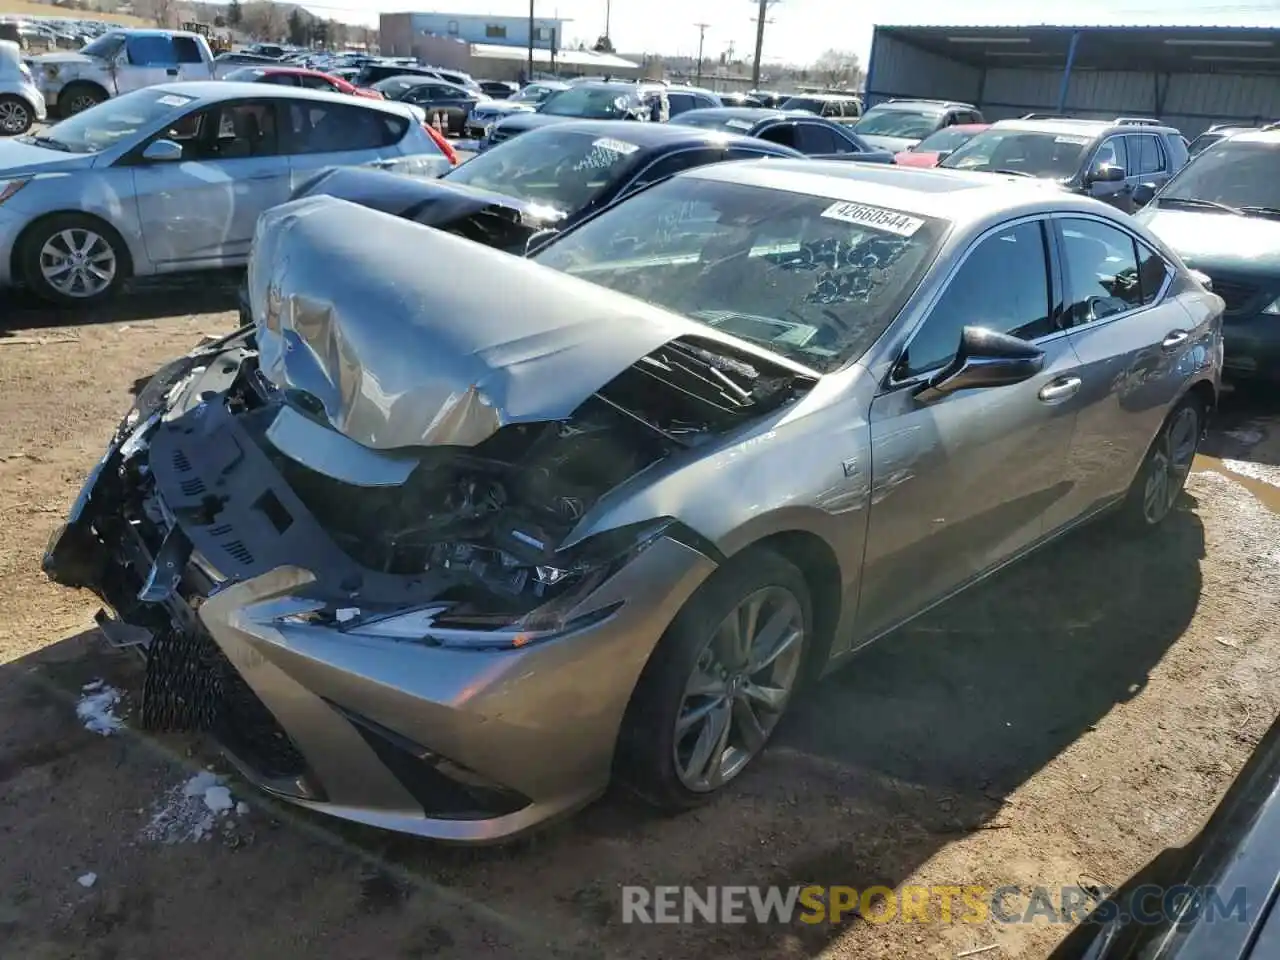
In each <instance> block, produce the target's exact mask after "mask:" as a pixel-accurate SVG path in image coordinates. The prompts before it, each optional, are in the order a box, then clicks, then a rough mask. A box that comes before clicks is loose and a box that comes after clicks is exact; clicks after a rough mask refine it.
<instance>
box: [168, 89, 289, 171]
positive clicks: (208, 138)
mask: <svg viewBox="0 0 1280 960" xmlns="http://www.w3.org/2000/svg"><path fill="white" fill-rule="evenodd" d="M159 136H160V137H162V138H163V139H165V140H172V141H174V142H175V143H178V144H180V145H181V146H182V159H183V160H200V161H211V160H244V159H246V158H249V157H270V156H275V155H276V154H277V153H279V147H278V140H277V132H276V112H275V108H274V107H273V106H272V104H270V103H262V102H253V103H224V104H219V105H218V106H216V107H210V108H209V109H207V110H200V111H197V112H195V113H189V114H187V115H186V116H185V117H182V118H181V119H180V120H178V121H177V122H176V123H174V124H173V125H172V126H170V127H169V128H168V129H167V130H165V131H164V132H163V133H161V134H160V135H159Z"/></svg>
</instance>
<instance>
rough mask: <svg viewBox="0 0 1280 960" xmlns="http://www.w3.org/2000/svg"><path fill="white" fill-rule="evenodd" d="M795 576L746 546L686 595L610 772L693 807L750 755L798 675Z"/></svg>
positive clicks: (799, 579) (800, 622)
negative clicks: (730, 560)
mask: <svg viewBox="0 0 1280 960" xmlns="http://www.w3.org/2000/svg"><path fill="white" fill-rule="evenodd" d="M812 623H813V616H812V604H811V600H810V596H809V589H808V586H807V585H806V583H805V580H804V576H803V575H802V574H801V573H800V571H799V570H798V569H797V568H796V567H795V566H794V565H793V564H791V563H789V562H788V561H787V560H785V559H784V558H782V557H781V556H779V555H778V554H776V553H774V552H772V551H769V550H764V549H750V550H747V551H745V552H743V553H742V554H740V555H739V556H737V557H735V558H734V559H733V561H732V562H731V563H730V564H728V565H727V566H725V567H723V568H721V569H720V570H718V571H716V573H714V574H713V575H712V576H711V577H710V578H709V579H708V580H707V582H706V583H704V584H703V585H702V586H701V587H700V588H699V589H698V591H697V592H696V593H695V594H694V595H693V597H691V598H690V600H689V601H688V603H686V604H685V606H684V608H683V609H682V610H681V611H680V613H679V614H677V616H676V618H675V620H673V621H672V623H671V625H670V627H668V628H667V631H666V633H665V634H664V635H663V637H662V639H661V641H660V642H659V644H658V647H657V649H655V650H654V652H653V655H652V656H651V657H650V658H649V662H648V664H646V666H645V669H644V672H643V673H642V675H641V678H640V682H639V683H638V684H637V685H636V690H635V692H634V694H633V695H632V698H631V703H630V704H629V705H628V707H627V713H626V717H625V719H624V721H623V729H622V735H621V738H620V741H619V745H618V762H617V771H618V775H619V778H620V779H621V780H622V782H624V783H625V784H626V785H627V786H629V787H630V788H631V789H632V790H633V791H634V792H636V793H637V794H639V795H640V796H641V797H642V798H643V799H645V800H646V801H648V802H649V803H651V804H653V805H654V806H656V807H658V808H660V809H663V810H668V811H677V810H684V809H688V808H691V807H695V806H697V805H699V804H701V803H704V802H705V801H707V800H709V799H711V798H712V797H713V796H715V795H716V794H717V793H719V792H720V791H721V790H722V789H723V788H724V787H725V786H726V785H727V784H728V783H730V782H731V781H733V780H735V779H736V778H737V777H738V776H739V775H740V774H741V773H742V772H743V770H745V769H746V767H747V766H748V765H749V764H750V763H751V761H752V760H754V759H755V758H756V757H757V756H759V754H760V752H761V750H763V748H764V746H765V744H766V743H767V742H768V740H769V737H770V736H771V735H772V733H773V731H774V729H775V727H776V726H777V723H778V721H779V720H780V719H781V717H782V715H783V713H784V712H785V711H786V708H787V706H788V704H789V703H790V701H791V697H792V694H793V693H794V692H795V689H796V687H797V686H798V685H799V683H800V680H801V677H802V676H803V672H802V666H803V664H804V657H805V652H806V648H807V644H808V641H809V637H810V635H811V633H812Z"/></svg>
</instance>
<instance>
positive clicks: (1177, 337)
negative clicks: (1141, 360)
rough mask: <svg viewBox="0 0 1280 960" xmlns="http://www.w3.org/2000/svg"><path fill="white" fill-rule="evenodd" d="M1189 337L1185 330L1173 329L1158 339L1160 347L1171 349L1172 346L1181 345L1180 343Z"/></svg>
mask: <svg viewBox="0 0 1280 960" xmlns="http://www.w3.org/2000/svg"><path fill="white" fill-rule="evenodd" d="M1189 339H1191V334H1189V333H1187V331H1185V330H1174V331H1173V332H1172V333H1170V334H1169V335H1168V336H1167V337H1165V338H1164V339H1163V340H1162V341H1160V346H1161V348H1162V349H1165V350H1172V349H1173V348H1174V347H1180V346H1182V344H1184V343H1186V342H1187V341H1188V340H1189Z"/></svg>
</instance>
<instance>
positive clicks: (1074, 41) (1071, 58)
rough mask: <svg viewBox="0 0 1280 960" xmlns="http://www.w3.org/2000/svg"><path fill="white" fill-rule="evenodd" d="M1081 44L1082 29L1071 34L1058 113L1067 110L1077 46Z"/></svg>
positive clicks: (1060, 90) (1059, 91) (1059, 95)
mask: <svg viewBox="0 0 1280 960" xmlns="http://www.w3.org/2000/svg"><path fill="white" fill-rule="evenodd" d="M1079 45H1080V31H1079V30H1077V31H1076V32H1075V33H1073V34H1071V46H1069V47H1067V65H1066V66H1065V67H1063V68H1062V86H1061V87H1059V88H1058V113H1066V112H1067V91H1068V90H1069V89H1070V88H1071V68H1072V67H1073V66H1075V63H1076V47H1078V46H1079Z"/></svg>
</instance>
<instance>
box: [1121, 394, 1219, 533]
mask: <svg viewBox="0 0 1280 960" xmlns="http://www.w3.org/2000/svg"><path fill="white" fill-rule="evenodd" d="M1204 424H1205V410H1204V404H1203V403H1201V402H1200V399H1199V398H1198V397H1195V396H1187V397H1184V398H1183V399H1182V400H1181V401H1180V402H1179V403H1178V405H1177V406H1176V407H1174V408H1173V410H1172V412H1170V414H1169V416H1168V417H1167V418H1166V419H1165V422H1164V423H1163V424H1162V425H1161V427H1160V432H1159V433H1158V434H1156V438H1155V440H1153V441H1152V442H1151V448H1150V449H1149V450H1148V451H1147V455H1146V457H1145V458H1144V459H1143V461H1142V466H1141V467H1139V468H1138V473H1137V475H1136V476H1135V477H1134V478H1133V484H1132V485H1131V486H1130V487H1129V494H1128V496H1127V497H1126V498H1125V501H1124V505H1123V506H1122V507H1121V522H1122V523H1123V525H1124V526H1125V527H1127V528H1128V529H1130V530H1132V531H1135V532H1142V531H1147V530H1152V529H1154V528H1155V527H1158V526H1159V525H1160V524H1161V523H1163V522H1164V521H1165V519H1166V518H1167V517H1168V516H1169V514H1170V513H1172V512H1173V505H1174V504H1175V503H1176V502H1177V500H1178V496H1179V494H1181V493H1182V490H1183V488H1184V487H1185V486H1186V482H1187V475H1188V474H1190V472H1191V464H1192V461H1194V460H1195V457H1196V452H1197V451H1198V450H1199V449H1200V437H1201V435H1202V434H1203V433H1204Z"/></svg>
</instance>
